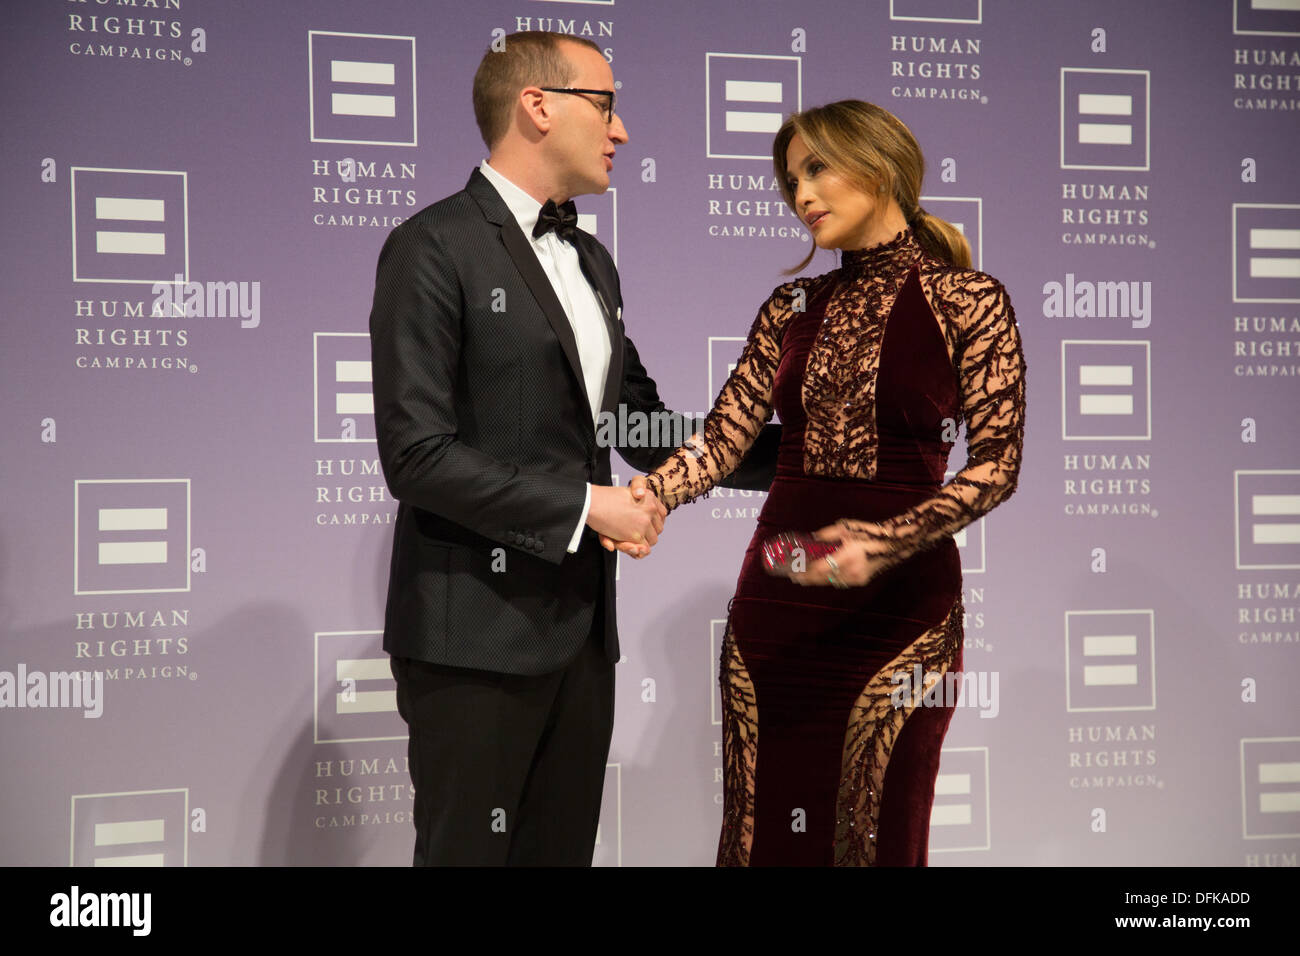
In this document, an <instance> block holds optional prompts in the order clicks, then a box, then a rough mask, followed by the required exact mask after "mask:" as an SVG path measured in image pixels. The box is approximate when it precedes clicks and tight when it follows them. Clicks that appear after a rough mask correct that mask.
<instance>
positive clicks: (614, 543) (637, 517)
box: [587, 476, 668, 558]
mask: <svg viewBox="0 0 1300 956" xmlns="http://www.w3.org/2000/svg"><path fill="white" fill-rule="evenodd" d="M637 482H640V485H639V487H638V486H637V484H636V483H637ZM667 516H668V509H667V508H665V507H664V506H663V504H662V503H661V502H660V501H659V499H658V498H656V497H655V496H654V495H652V494H650V493H649V492H647V491H646V489H645V479H644V478H641V477H640V476H638V477H637V478H634V479H633V486H632V487H629V488H606V487H604V486H600V485H592V487H591V508H590V509H589V510H588V512H587V525H588V526H589V527H590V528H591V529H592V530H593V531H595V532H597V533H598V534H599V535H600V543H601V545H602V546H603V547H604V548H605V550H607V551H613V550H614V549H615V548H617V549H618V550H620V551H623V552H624V553H625V554H630V555H632V556H633V557H636V558H643V557H645V556H646V555H647V554H649V553H650V549H651V548H653V547H654V546H655V544H656V543H657V542H658V540H659V532H661V531H663V529H664V518H665V517H667Z"/></svg>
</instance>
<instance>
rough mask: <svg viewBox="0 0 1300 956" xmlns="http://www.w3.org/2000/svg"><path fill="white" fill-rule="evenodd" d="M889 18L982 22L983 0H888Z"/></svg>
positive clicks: (939, 21)
mask: <svg viewBox="0 0 1300 956" xmlns="http://www.w3.org/2000/svg"><path fill="white" fill-rule="evenodd" d="M889 19H891V20H928V21H930V22H932V23H983V22H984V0H889Z"/></svg>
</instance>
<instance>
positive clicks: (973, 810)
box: [930, 747, 990, 853]
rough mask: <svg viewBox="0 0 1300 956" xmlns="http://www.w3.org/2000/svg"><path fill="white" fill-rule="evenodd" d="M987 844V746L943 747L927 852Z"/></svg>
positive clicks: (949, 850) (982, 846)
mask: <svg viewBox="0 0 1300 956" xmlns="http://www.w3.org/2000/svg"><path fill="white" fill-rule="evenodd" d="M989 846H990V841H989V748H988V747H944V748H943V752H942V754H941V755H940V757H939V776H938V777H937V778H936V779H935V783H934V805H933V806H932V807H931V809H930V852H932V853H943V852H953V851H958V850H987V849H989Z"/></svg>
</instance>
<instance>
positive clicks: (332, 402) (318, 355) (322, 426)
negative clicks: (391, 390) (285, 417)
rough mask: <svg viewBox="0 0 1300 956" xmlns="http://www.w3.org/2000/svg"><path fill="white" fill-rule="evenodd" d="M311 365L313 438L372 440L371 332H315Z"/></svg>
mask: <svg viewBox="0 0 1300 956" xmlns="http://www.w3.org/2000/svg"><path fill="white" fill-rule="evenodd" d="M312 367H313V369H314V371H313V380H314V382H315V394H316V404H315V428H316V441H318V442H358V441H374V440H375V396H374V390H373V386H372V385H371V383H372V382H373V380H374V374H373V372H372V370H371V365H370V336H369V335H367V334H366V333H365V332H316V333H314V334H313V336H312Z"/></svg>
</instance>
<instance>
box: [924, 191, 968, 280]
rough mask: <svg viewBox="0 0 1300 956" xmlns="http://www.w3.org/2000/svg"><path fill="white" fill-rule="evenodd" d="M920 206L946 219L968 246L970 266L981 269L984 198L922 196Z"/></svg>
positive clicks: (933, 214)
mask: <svg viewBox="0 0 1300 956" xmlns="http://www.w3.org/2000/svg"><path fill="white" fill-rule="evenodd" d="M921 207H922V208H923V209H925V211H926V212H928V213H929V214H930V215H932V216H938V217H939V218H940V219H946V220H947V221H948V222H950V223H952V224H953V225H954V226H956V227H957V231H958V232H960V233H961V234H962V236H964V237H965V239H966V244H967V245H969V246H970V261H971V265H972V268H974V269H977V270H979V269H983V268H984V266H983V262H984V200H983V199H981V198H978V197H975V196H922V197H921Z"/></svg>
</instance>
